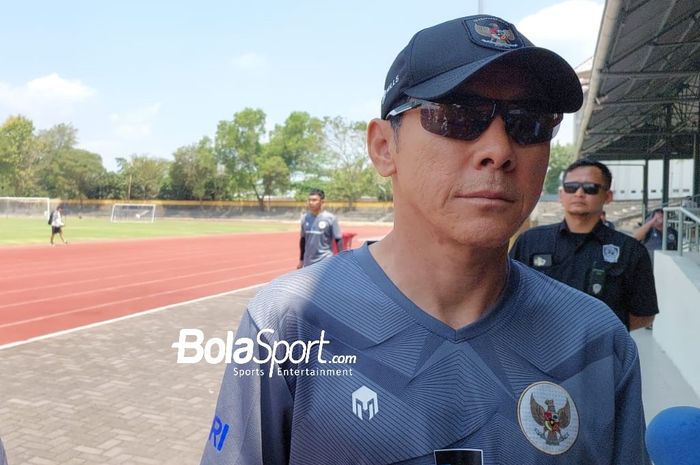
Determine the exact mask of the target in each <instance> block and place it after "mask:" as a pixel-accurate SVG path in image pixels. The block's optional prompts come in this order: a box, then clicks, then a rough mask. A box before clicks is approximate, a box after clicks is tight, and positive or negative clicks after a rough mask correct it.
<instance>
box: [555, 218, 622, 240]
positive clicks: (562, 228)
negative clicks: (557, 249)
mask: <svg viewBox="0 0 700 465" xmlns="http://www.w3.org/2000/svg"><path fill="white" fill-rule="evenodd" d="M611 233H612V230H611V229H610V228H608V227H607V226H605V225H604V224H603V222H602V221H600V220H599V221H598V223H596V225H595V226H594V227H593V230H592V231H591V232H590V233H588V235H589V236H593V237H595V238H596V239H598V240H599V241H600V242H604V241H606V240H607V239H609V238H610V236H611ZM559 234H575V233H572V232H571V231H570V230H569V225H568V224H566V220H562V222H561V223H560V224H559Z"/></svg>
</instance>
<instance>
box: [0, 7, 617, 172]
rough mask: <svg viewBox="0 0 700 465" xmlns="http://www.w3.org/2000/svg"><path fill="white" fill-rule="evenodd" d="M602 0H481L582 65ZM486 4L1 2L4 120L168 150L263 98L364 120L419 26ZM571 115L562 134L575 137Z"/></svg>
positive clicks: (85, 139)
mask: <svg viewBox="0 0 700 465" xmlns="http://www.w3.org/2000/svg"><path fill="white" fill-rule="evenodd" d="M603 3H604V1H603V0H566V1H557V0H527V1H526V0H501V1H495V0H482V1H481V4H482V5H483V11H484V12H485V13H488V14H493V15H496V16H500V17H502V18H504V19H506V20H508V21H511V22H513V23H515V24H516V26H517V27H518V29H519V30H520V31H521V32H523V33H524V34H525V35H526V36H527V37H528V38H529V39H530V40H531V41H533V42H534V43H535V44H536V45H540V46H545V47H547V48H550V49H552V50H554V51H556V52H558V53H559V54H560V55H562V56H563V57H564V58H566V59H567V60H568V61H569V63H571V64H572V65H573V66H576V65H578V64H580V63H581V62H583V61H584V60H586V59H587V58H589V57H590V56H592V54H593V52H594V49H595V43H596V38H597V33H598V28H599V25H600V18H601V14H602V11H603ZM478 5H479V1H478V0H471V1H464V0H463V1H439V0H434V1H427V0H420V1H414V0H402V1H397V2H388V1H382V0H374V1H365V0H358V1H354V2H332V1H328V0H325V1H320V0H312V1H303V0H300V1H298V2H282V1H278V2H255V1H252V2H251V1H246V2H241V1H238V2H236V1H233V0H200V1H198V2H194V1H154V0H151V1H148V0H142V1H131V0H124V1H109V2H108V1H102V2H96V1H94V0H91V1H70V0H67V1H64V2H54V1H33V2H9V1H8V2H4V5H3V8H2V9H3V14H2V17H1V18H0V43H2V44H3V46H2V47H0V63H1V65H0V121H4V119H5V118H6V117H7V116H9V115H14V114H22V115H24V116H26V117H28V118H30V119H32V120H33V121H34V124H35V126H36V128H37V129H47V128H49V127H51V126H53V125H54V124H58V123H62V122H63V123H71V124H73V126H74V127H76V128H77V129H78V139H79V143H78V145H79V147H81V148H85V149H87V150H91V151H94V152H96V153H99V154H100V155H102V158H103V162H104V165H105V166H106V167H107V168H108V169H111V170H113V169H115V168H116V164H115V162H114V159H115V158H116V157H120V156H121V157H128V156H129V155H132V154H147V155H151V156H157V157H161V158H170V157H171V155H172V153H173V152H174V151H175V150H176V149H177V148H178V147H180V146H183V145H187V144H190V143H193V142H196V141H197V140H199V139H200V138H201V137H202V136H205V135H208V136H213V135H214V132H215V130H216V125H217V123H218V122H219V121H220V120H222V119H229V120H230V119H231V118H232V116H233V114H234V113H236V112H237V111H240V110H242V109H243V108H245V107H254V108H261V109H262V110H263V111H265V113H266V114H267V125H268V128H269V129H271V128H272V127H273V126H274V124H279V123H282V122H283V121H284V119H285V118H286V117H287V116H288V115H289V113H291V112H292V111H307V112H309V113H310V114H311V115H313V116H318V117H322V116H343V117H345V118H348V119H351V120H368V119H370V118H372V117H375V116H376V115H377V113H378V112H379V101H380V99H381V95H382V91H383V89H382V88H383V84H384V78H385V75H386V72H387V71H388V68H389V66H390V65H391V62H392V61H393V59H394V57H395V56H396V54H397V53H398V52H399V50H401V49H402V48H403V47H404V45H405V44H406V43H407V42H408V40H409V39H410V38H411V36H412V35H413V34H414V33H415V32H416V31H418V30H419V29H421V28H424V27H428V26H431V25H433V24H437V23H439V22H442V21H446V20H449V19H453V18H456V17H460V16H467V15H470V14H476V13H477V10H478ZM571 119H572V118H571V117H567V119H566V120H565V123H564V125H563V126H562V128H561V130H560V134H559V136H558V140H559V141H560V142H561V143H567V142H571V141H572V140H573V128H572V125H571Z"/></svg>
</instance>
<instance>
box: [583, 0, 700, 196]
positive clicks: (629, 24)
mask: <svg viewBox="0 0 700 465" xmlns="http://www.w3.org/2000/svg"><path fill="white" fill-rule="evenodd" d="M580 113H581V114H580V122H579V126H578V133H577V137H576V142H575V149H576V154H577V157H590V158H595V159H598V160H621V161H626V160H655V159H662V160H665V161H666V163H665V164H664V165H665V171H666V176H665V178H666V179H667V174H668V160H670V159H679V158H695V163H694V165H695V170H694V171H695V173H694V174H695V176H694V187H693V191H694V194H698V193H700V0H607V1H606V5H605V11H604V13H603V20H602V23H601V29H600V34H599V36H598V44H597V46H596V51H595V55H594V57H593V65H592V70H591V76H590V82H589V84H588V89H587V95H586V98H585V101H584V106H583V108H582V110H581V112H580ZM664 200H665V201H666V200H667V196H665V199H664Z"/></svg>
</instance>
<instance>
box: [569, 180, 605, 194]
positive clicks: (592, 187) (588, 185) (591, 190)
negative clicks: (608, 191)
mask: <svg viewBox="0 0 700 465" xmlns="http://www.w3.org/2000/svg"><path fill="white" fill-rule="evenodd" d="M563 187H564V192H566V193H567V194H575V193H576V192H578V190H579V189H580V188H582V187H583V193H584V194H588V195H598V192H600V189H601V188H602V187H603V186H602V185H601V184H597V183H594V182H565V183H564V184H563Z"/></svg>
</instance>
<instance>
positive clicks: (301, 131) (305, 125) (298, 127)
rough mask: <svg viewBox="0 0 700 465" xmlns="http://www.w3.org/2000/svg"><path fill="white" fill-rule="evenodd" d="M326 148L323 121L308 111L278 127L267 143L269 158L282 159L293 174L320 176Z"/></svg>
mask: <svg viewBox="0 0 700 465" xmlns="http://www.w3.org/2000/svg"><path fill="white" fill-rule="evenodd" d="M322 145H323V121H321V120H320V119H318V118H314V117H312V116H310V115H309V114H308V113H305V112H298V111H297V112H293V113H291V114H290V115H289V116H288V117H287V119H286V120H285V122H284V124H283V125H276V126H275V128H274V129H273V130H272V132H271V133H270V141H269V142H268V143H267V144H266V151H265V152H266V155H267V156H270V157H280V158H282V160H283V161H284V163H285V164H286V166H287V167H288V170H289V172H290V173H304V174H306V175H309V174H314V173H319V171H320V170H321V169H322V166H323V164H324V162H323V160H322V159H321V157H320V156H319V155H320V154H321V148H322Z"/></svg>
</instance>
